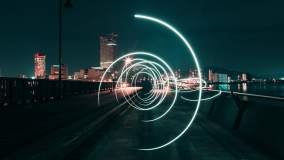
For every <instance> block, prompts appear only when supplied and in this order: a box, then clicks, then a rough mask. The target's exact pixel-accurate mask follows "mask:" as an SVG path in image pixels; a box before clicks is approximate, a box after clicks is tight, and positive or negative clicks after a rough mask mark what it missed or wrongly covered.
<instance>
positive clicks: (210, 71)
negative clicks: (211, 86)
mask: <svg viewBox="0 0 284 160" xmlns="http://www.w3.org/2000/svg"><path fill="white" fill-rule="evenodd" d="M214 73H215V70H212V69H209V70H208V81H209V82H213V75H214Z"/></svg>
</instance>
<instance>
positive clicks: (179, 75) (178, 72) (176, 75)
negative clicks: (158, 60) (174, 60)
mask: <svg viewBox="0 0 284 160" xmlns="http://www.w3.org/2000/svg"><path fill="white" fill-rule="evenodd" d="M174 74H175V77H177V78H178V79H180V78H182V70H181V69H175V70H174Z"/></svg>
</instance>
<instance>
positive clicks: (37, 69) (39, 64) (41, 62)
mask: <svg viewBox="0 0 284 160" xmlns="http://www.w3.org/2000/svg"><path fill="white" fill-rule="evenodd" d="M45 58H46V56H45V55H44V54H41V53H37V54H35V55H34V60H35V65H34V77H35V78H36V79H44V78H45Z"/></svg>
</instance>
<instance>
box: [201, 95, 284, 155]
mask: <svg viewBox="0 0 284 160" xmlns="http://www.w3.org/2000/svg"><path fill="white" fill-rule="evenodd" d="M204 92H205V93H204V95H202V96H204V97H206V96H207V97H211V96H212V95H216V93H219V92H220V90H204ZM221 92H222V94H220V95H219V96H217V97H216V98H214V99H210V100H208V101H201V104H200V111H201V112H203V113H205V114H207V115H208V116H210V118H212V119H214V120H216V121H218V122H219V123H220V124H223V125H225V126H227V127H229V128H231V129H233V130H235V131H236V132H237V133H240V134H241V135H242V136H244V137H245V138H247V139H249V140H250V141H251V142H254V143H255V144H258V145H260V146H261V147H263V148H264V149H266V150H268V151H271V152H272V153H273V154H275V155H276V156H277V157H278V158H275V159H284V152H283V150H284V143H283V140H284V125H283V121H284V107H283V106H284V105H283V104H284V103H283V102H284V97H283V96H270V95H262V94H253V93H242V92H232V91H221ZM241 97H243V98H242V100H241Z"/></svg>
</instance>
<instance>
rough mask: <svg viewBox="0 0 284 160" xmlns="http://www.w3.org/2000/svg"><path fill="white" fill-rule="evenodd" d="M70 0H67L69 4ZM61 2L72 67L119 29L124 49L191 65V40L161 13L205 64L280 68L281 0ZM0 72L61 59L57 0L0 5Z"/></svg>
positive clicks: (28, 71) (88, 62)
mask: <svg viewBox="0 0 284 160" xmlns="http://www.w3.org/2000/svg"><path fill="white" fill-rule="evenodd" d="M65 2H66V0H63V1H62V3H63V4H64V3H65ZM71 4H72V5H73V8H72V9H67V8H64V7H63V8H62V62H63V63H66V64H67V65H68V67H69V75H72V74H74V72H75V71H79V70H80V69H83V68H90V67H97V66H99V56H100V52H99V50H100V44H99V38H100V37H104V36H106V35H107V34H111V33H114V34H118V35H119V36H118V40H119V46H118V47H119V53H118V54H119V56H121V55H124V54H127V53H129V52H133V51H144V52H150V53H153V54H155V55H157V56H160V57H161V58H162V59H164V60H165V61H166V62H167V63H168V64H169V65H170V66H171V67H172V69H174V68H180V69H183V70H186V72H188V69H189V68H194V67H195V64H194V61H193V59H192V56H191V54H190V53H189V51H188V50H187V48H186V46H185V45H184V44H183V42H182V41H181V40H180V39H179V37H178V36H177V35H175V34H174V33H173V32H172V31H170V30H169V29H167V28H165V27H164V26H161V25H160V24H158V23H155V22H152V21H148V20H143V19H135V18H134V14H142V15H147V16H152V17H155V18H158V19H161V20H163V21H165V22H167V23H169V24H171V25H172V26H173V27H175V28H176V29H177V30H178V31H180V32H181V33H182V34H183V35H184V36H185V38H186V39H187V40H188V41H189V42H190V44H191V46H192V48H193V49H194V51H195V52H196V54H197V58H198V61H199V63H200V66H201V67H207V66H217V67H221V68H225V69H228V70H232V71H243V72H249V73H251V74H254V75H258V76H262V75H267V74H283V76H284V71H283V68H284V67H283V59H284V1H283V0H274V1H270V0H214V1H213V0H187V1H185V0H184V1H167V0H163V1H154V0H151V1H145V0H143V1H133V0H128V1H126V0H125V1H118V0H115V1H111V0H108V1H95V0H71ZM0 15H1V19H0V20H1V23H0V28H1V29H0V37H1V39H0V69H1V70H2V77H9V76H10V77H18V75H19V74H24V75H27V76H28V77H32V76H33V71H34V59H33V57H34V54H35V53H43V54H45V55H46V58H47V59H46V68H47V74H48V75H49V74H50V65H53V64H58V63H59V62H58V61H59V60H58V57H59V56H58V54H59V51H58V50H59V49H58V47H59V0H49V1H47V0H28V1H23V0H9V1H7V0H6V1H4V0H3V1H1V5H0Z"/></svg>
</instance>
